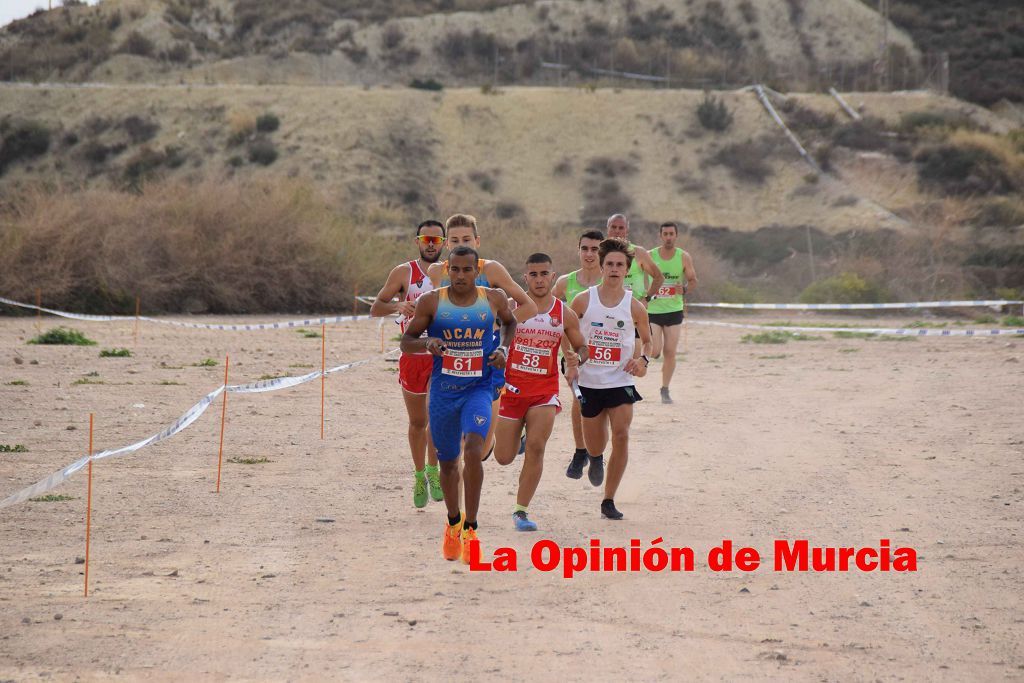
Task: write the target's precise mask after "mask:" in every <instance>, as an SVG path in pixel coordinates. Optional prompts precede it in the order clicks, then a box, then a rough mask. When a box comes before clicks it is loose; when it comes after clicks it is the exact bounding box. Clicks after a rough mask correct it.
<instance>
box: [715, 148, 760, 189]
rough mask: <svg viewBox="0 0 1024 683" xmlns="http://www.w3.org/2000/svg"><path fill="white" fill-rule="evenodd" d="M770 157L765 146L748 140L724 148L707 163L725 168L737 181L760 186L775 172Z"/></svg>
mask: <svg viewBox="0 0 1024 683" xmlns="http://www.w3.org/2000/svg"><path fill="white" fill-rule="evenodd" d="M768 156H769V155H768V150H767V149H766V145H765V144H763V143H760V142H755V141H753V140H747V141H746V142H736V143H733V144H731V145H727V146H725V147H723V148H722V149H720V150H719V151H718V153H717V154H715V156H713V157H711V159H710V160H708V162H707V163H710V164H712V165H718V166H725V167H726V168H728V169H729V172H730V173H732V176H733V177H734V178H736V180H739V181H742V182H749V183H754V184H758V185H760V184H761V183H763V182H764V181H765V180H766V179H767V178H768V176H770V175H771V174H772V172H773V171H772V167H771V166H770V165H769V164H768V162H767V161H766V159H767V158H768Z"/></svg>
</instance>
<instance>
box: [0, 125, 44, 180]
mask: <svg viewBox="0 0 1024 683" xmlns="http://www.w3.org/2000/svg"><path fill="white" fill-rule="evenodd" d="M5 127H6V126H5ZM6 128H7V130H4V131H3V143H2V144H0V174H2V173H3V172H4V171H5V170H6V169H7V167H8V166H10V165H11V164H13V163H16V162H18V161H21V160H23V159H32V158H34V157H38V156H41V155H43V154H46V151H47V150H48V149H50V129H49V128H47V127H46V125H45V124H43V123H40V122H39V121H23V122H20V123H17V124H14V125H13V126H9V127H6Z"/></svg>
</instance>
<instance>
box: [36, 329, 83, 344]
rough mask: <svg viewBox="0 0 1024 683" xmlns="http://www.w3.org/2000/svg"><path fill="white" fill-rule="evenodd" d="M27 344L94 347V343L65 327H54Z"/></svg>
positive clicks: (76, 331)
mask: <svg viewBox="0 0 1024 683" xmlns="http://www.w3.org/2000/svg"><path fill="white" fill-rule="evenodd" d="M28 343H29V344H60V345H65V346H96V342H94V341H93V340H92V339H89V338H88V337H86V336H85V335H84V334H82V333H81V332H79V331H78V330H73V329H70V328H65V327H56V328H54V329H52V330H47V331H46V332H44V333H43V334H41V335H39V336H38V337H33V338H32V339H29V340H28Z"/></svg>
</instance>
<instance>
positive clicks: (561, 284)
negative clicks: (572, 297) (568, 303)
mask: <svg viewBox="0 0 1024 683" xmlns="http://www.w3.org/2000/svg"><path fill="white" fill-rule="evenodd" d="M568 287H569V276H568V275H563V276H561V277H560V278H558V279H557V280H555V286H554V287H552V288H551V295H552V296H554V297H555V298H556V299H561V300H562V301H565V290H566V289H568Z"/></svg>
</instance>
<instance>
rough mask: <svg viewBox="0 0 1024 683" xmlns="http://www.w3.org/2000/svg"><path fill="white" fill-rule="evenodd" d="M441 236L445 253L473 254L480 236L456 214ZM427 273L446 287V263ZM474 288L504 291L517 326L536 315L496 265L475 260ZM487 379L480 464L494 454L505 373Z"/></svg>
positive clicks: (466, 219)
mask: <svg viewBox="0 0 1024 683" xmlns="http://www.w3.org/2000/svg"><path fill="white" fill-rule="evenodd" d="M445 234H446V236H447V243H448V252H449V253H451V252H452V250H454V249H456V248H458V247H460V246H466V247H470V248H472V249H474V250H476V249H479V248H480V233H479V230H478V229H477V224H476V218H474V217H473V216H470V215H469V214H465V213H457V214H455V215H453V216H451V217H449V218H448V220H447V221H445ZM427 273H428V274H429V275H430V279H431V281H432V282H433V283H434V286H435V287H442V286H444V285H446V284H448V262H447V261H444V262H443V263H435V264H433V265H432V266H430V268H429V269H428V270H427ZM476 284H477V285H478V286H480V287H493V288H496V289H500V290H502V291H504V292H505V294H506V295H507V296H508V297H509V298H510V299H512V300H513V301H515V302H516V310H515V311H514V315H515V316H516V320H517V321H518V322H523V321H524V320H528V319H529V318H531V317H533V316H534V315H536V313H537V308H536V306H535V304H534V303H533V300H532V299H530V297H528V296H527V295H526V292H525V291H524V290H523V288H522V287H520V286H519V285H518V284H516V281H515V280H513V279H512V276H511V275H509V272H508V270H507V269H506V268H505V266H503V265H501V264H500V263H498V262H497V261H488V260H487V259H480V260H479V264H478V275H477V277H476ZM495 335H497V330H495ZM491 377H492V380H493V382H494V386H493V387H492V392H493V394H492V405H491V431H490V432H488V434H487V440H486V442H485V443H486V448H484V453H485V455H484V460H487V458H489V457H491V452H492V451H493V450H494V427H495V425H496V423H497V421H498V420H497V418H498V398H499V396H500V394H501V388H502V387H503V386H505V372H504V370H503V369H499V371H498V372H494V373H492V375H491Z"/></svg>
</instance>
